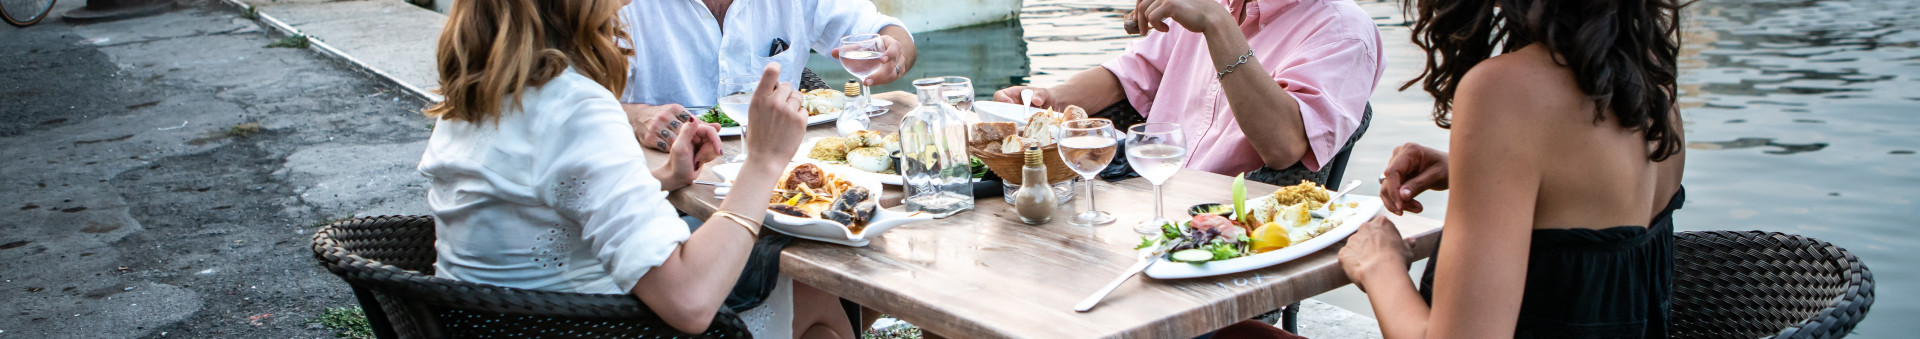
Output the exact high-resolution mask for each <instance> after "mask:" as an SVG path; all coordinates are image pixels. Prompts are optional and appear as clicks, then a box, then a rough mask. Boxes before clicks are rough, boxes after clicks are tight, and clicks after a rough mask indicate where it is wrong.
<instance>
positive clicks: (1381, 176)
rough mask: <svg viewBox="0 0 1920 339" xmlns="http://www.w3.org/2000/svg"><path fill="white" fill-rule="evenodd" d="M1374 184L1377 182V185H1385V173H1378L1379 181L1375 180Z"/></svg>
mask: <svg viewBox="0 0 1920 339" xmlns="http://www.w3.org/2000/svg"><path fill="white" fill-rule="evenodd" d="M1375 182H1378V183H1385V182H1387V174H1386V173H1380V180H1376V181H1375Z"/></svg>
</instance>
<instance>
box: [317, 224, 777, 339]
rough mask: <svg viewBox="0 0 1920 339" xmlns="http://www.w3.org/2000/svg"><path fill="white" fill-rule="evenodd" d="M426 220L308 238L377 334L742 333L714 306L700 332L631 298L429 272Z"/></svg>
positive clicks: (335, 228) (335, 227)
mask: <svg viewBox="0 0 1920 339" xmlns="http://www.w3.org/2000/svg"><path fill="white" fill-rule="evenodd" d="M433 242H434V227H433V218H432V217H428V216H383V217H367V218H355V219H351V220H346V221H341V222H336V223H333V224H331V225H327V226H325V227H321V228H320V230H319V231H316V232H314V235H313V254H314V256H316V257H318V258H319V259H320V263H321V264H322V265H323V266H326V268H327V270H328V271H331V272H333V274H334V275H338V276H340V278H341V279H345V280H346V281H347V284H349V285H352V286H353V292H354V296H355V297H357V298H359V300H360V305H361V310H363V311H365V312H366V314H367V321H368V323H370V324H372V325H373V326H372V327H373V330H374V332H376V334H377V335H378V336H379V337H381V338H488V337H515V338H521V337H539V338H553V337H566V338H750V337H752V335H751V334H749V333H747V330H746V326H745V324H744V323H742V322H741V321H740V317H739V316H738V315H737V314H735V313H734V312H733V311H730V310H727V309H725V308H722V309H721V310H720V313H719V314H718V315H715V316H714V318H713V324H712V325H709V326H708V328H707V331H706V332H705V333H702V334H699V335H692V334H686V333H681V332H680V331H678V330H674V329H673V328H672V327H670V326H667V324H666V322H664V321H662V320H661V319H660V318H659V317H658V316H656V315H654V314H653V311H652V310H650V309H648V308H647V306H646V305H644V304H641V302H640V299H638V298H634V297H633V296H631V295H619V294H581V293H560V292H547V291H534V290H525V289H517V288H508V287H500V286H493V285H486V284H476V283H467V282H460V281H454V280H451V279H445V278H436V277H434V276H433V263H434V261H435V260H436V259H435V255H434V247H433Z"/></svg>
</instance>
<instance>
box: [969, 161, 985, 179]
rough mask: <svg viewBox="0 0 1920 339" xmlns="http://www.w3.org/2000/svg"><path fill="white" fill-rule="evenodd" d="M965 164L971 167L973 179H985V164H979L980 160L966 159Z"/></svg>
mask: <svg viewBox="0 0 1920 339" xmlns="http://www.w3.org/2000/svg"><path fill="white" fill-rule="evenodd" d="M967 163H968V164H970V165H972V166H973V178H974V179H980V178H986V177H987V173H988V172H987V163H985V162H981V161H980V158H975V157H967Z"/></svg>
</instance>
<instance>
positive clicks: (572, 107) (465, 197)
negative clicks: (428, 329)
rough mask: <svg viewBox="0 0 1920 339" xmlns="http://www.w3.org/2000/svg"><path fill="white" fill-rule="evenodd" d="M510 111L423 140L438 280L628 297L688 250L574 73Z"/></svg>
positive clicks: (662, 198)
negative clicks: (678, 251)
mask: <svg viewBox="0 0 1920 339" xmlns="http://www.w3.org/2000/svg"><path fill="white" fill-rule="evenodd" d="M508 103H509V104H510V103H511V101H508ZM503 111H505V112H507V113H506V114H503V115H501V116H500V118H499V120H498V121H497V122H496V123H483V124H474V123H467V122H462V121H457V120H440V121H439V122H438V123H437V124H436V125H435V126H434V128H433V135H432V136H431V137H429V138H428V139H427V151H426V154H425V155H423V156H421V157H420V165H419V168H418V170H419V171H420V173H421V174H423V175H425V176H426V177H427V178H428V179H429V180H430V181H431V183H430V186H429V187H428V188H427V206H428V207H429V208H430V209H432V211H433V216H434V218H435V219H437V222H436V224H435V226H434V232H435V235H436V236H437V237H438V240H436V241H435V242H434V249H435V250H437V251H438V252H439V261H437V262H435V263H434V264H433V267H434V275H435V276H438V277H443V278H451V279H455V280H460V281H468V282H476V283H485V284H493V285H500V286H507V287H516V288H525V289H535V290H545V291H564V292H578V293H607V294H627V293H629V291H632V290H633V286H634V284H635V283H636V282H638V281H639V280H640V277H641V276H643V275H646V274H647V271H648V270H650V269H652V268H653V267H655V266H659V265H660V264H661V263H664V262H666V259H667V256H668V255H670V254H672V253H673V251H674V250H675V249H676V248H678V247H679V246H680V243H682V242H685V241H686V240H687V237H688V235H689V234H688V231H687V224H686V223H685V222H683V221H681V220H680V219H679V217H678V216H677V215H676V213H675V212H674V210H673V207H672V206H671V205H669V204H667V203H666V201H667V198H666V192H663V191H661V190H660V182H659V181H658V180H656V179H654V177H653V174H652V173H651V172H650V171H649V167H648V166H647V161H646V158H645V155H644V154H643V153H642V151H641V150H640V145H639V144H638V143H635V142H633V128H632V127H630V126H631V125H629V124H628V123H627V117H626V114H625V113H624V111H622V110H621V109H620V103H619V102H618V101H616V100H614V96H613V93H611V92H608V91H607V89H606V88H605V87H601V86H600V84H598V83H595V82H594V81H593V80H591V79H588V78H586V77H584V76H581V75H580V74H579V73H576V72H575V71H574V70H573V69H568V70H567V71H566V72H563V73H561V74H560V76H558V77H555V78H553V79H552V80H549V81H547V83H546V84H545V85H542V86H540V87H529V88H527V90H526V91H525V92H522V94H521V101H520V107H519V108H515V107H512V106H507V107H504V108H503Z"/></svg>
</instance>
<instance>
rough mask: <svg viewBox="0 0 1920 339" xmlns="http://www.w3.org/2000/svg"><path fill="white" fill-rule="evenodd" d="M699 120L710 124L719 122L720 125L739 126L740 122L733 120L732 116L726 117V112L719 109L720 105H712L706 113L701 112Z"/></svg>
mask: <svg viewBox="0 0 1920 339" xmlns="http://www.w3.org/2000/svg"><path fill="white" fill-rule="evenodd" d="M700 121H702V122H706V123H710V124H720V127H740V123H738V122H734V121H733V118H728V117H727V114H726V112H723V111H721V110H720V106H713V108H712V109H708V110H707V112H706V113H701V114H700Z"/></svg>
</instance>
